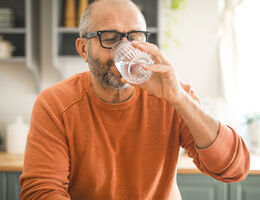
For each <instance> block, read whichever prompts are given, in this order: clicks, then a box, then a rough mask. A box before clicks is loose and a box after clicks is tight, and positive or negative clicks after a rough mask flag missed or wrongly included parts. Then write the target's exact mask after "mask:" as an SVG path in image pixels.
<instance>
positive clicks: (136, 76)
mask: <svg viewBox="0 0 260 200" xmlns="http://www.w3.org/2000/svg"><path fill="white" fill-rule="evenodd" d="M112 59H113V61H114V63H115V65H116V67H117V69H118V71H119V72H120V74H121V75H122V77H123V78H124V79H125V80H127V81H128V82H129V83H133V84H141V83H144V82H146V81H147V80H149V79H150V78H151V76H152V72H151V71H146V70H144V69H143V68H142V65H147V64H154V61H153V60H152V56H151V55H150V54H148V53H145V52H142V51H140V50H139V49H137V48H134V47H133V46H132V44H131V42H129V41H119V42H117V43H116V44H115V45H114V46H113V48H112Z"/></svg>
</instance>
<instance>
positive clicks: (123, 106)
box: [84, 71, 140, 110]
mask: <svg viewBox="0 0 260 200" xmlns="http://www.w3.org/2000/svg"><path fill="white" fill-rule="evenodd" d="M84 82H85V89H86V91H87V93H88V94H89V95H90V97H91V101H92V103H94V104H95V105H97V106H99V107H101V108H103V109H108V110H127V109H130V108H131V107H132V106H133V104H134V103H135V102H136V101H137V99H138V98H139V96H140V89H139V88H135V90H134V92H133V94H132V96H131V97H130V98H129V99H128V100H126V101H124V102H122V103H108V102H105V101H102V100H101V99H100V98H99V97H98V96H97V95H96V94H95V92H94V90H93V87H92V83H91V74H90V71H88V72H86V73H85V81H84Z"/></svg>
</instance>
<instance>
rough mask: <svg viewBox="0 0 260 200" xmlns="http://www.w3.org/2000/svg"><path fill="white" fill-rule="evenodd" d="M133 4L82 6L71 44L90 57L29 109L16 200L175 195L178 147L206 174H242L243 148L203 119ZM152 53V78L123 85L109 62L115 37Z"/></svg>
mask: <svg viewBox="0 0 260 200" xmlns="http://www.w3.org/2000/svg"><path fill="white" fill-rule="evenodd" d="M148 36H149V33H147V32H146V23H145V20H144V17H143V15H142V14H141V12H140V10H139V9H138V8H137V7H136V6H135V5H134V4H133V3H132V2H131V1H128V0H99V1H95V2H94V3H93V4H91V5H89V7H88V9H87V10H86V11H85V12H84V14H83V16H82V19H81V24H80V38H78V39H77V41H76V47H77V50H78V52H79V54H80V56H81V57H82V58H83V59H84V60H85V61H86V62H88V63H89V67H90V72H86V73H81V74H78V75H75V76H73V77H72V78H70V79H68V80H65V81H62V82H61V83H58V84H56V85H54V86H53V87H51V88H49V89H47V90H45V91H43V92H42V93H41V94H40V95H39V97H38V99H37V101H36V103H35V105H34V109H33V113H32V119H31V128H30V132H29V136H28V142H27V147H26V153H25V162H24V170H23V174H22V176H21V179H20V183H21V199H37V200H38V199H55V200H61V199H64V200H65V199H75V200H80V199H95V200H104V199H105V200H109V199H119V200H123V199H134V200H138V199H139V200H144V199H145V200H149V199H158V200H163V199H165V200H166V199H177V200H178V199H181V197H180V194H179V190H178V187H177V184H176V165H177V160H178V153H179V148H180V146H182V147H184V148H185V149H186V150H187V151H188V152H189V156H190V157H192V158H193V160H194V163H195V164H196V165H197V167H198V168H199V169H200V170H201V171H202V172H203V173H205V174H207V175H210V176H212V177H214V178H215V179H217V180H220V181H224V182H234V181H240V180H242V179H244V178H245V177H246V176H247V174H248V171H249V152H248V150H247V148H246V146H245V144H244V142H243V140H242V139H241V138H240V136H239V135H237V134H236V133H235V131H234V130H233V129H232V128H230V127H228V126H225V125H223V124H221V123H219V122H218V121H217V120H215V119H213V118H212V117H210V116H209V115H207V114H206V113H205V112H204V111H203V110H202V109H201V107H200V105H199V103H198V99H197V97H196V96H195V94H194V92H193V91H192V90H191V87H190V86H189V85H187V84H183V83H181V82H180V81H179V80H178V77H177V76H176V72H175V68H174V67H173V66H172V65H171V63H170V62H169V61H168V60H167V58H166V57H165V56H164V55H163V54H162V52H161V51H160V50H159V49H158V48H157V47H156V46H155V45H153V44H150V43H147V38H148ZM121 39H122V40H130V41H132V45H133V46H134V47H136V48H138V49H140V50H142V51H144V52H148V53H149V54H151V55H152V57H153V60H154V62H155V64H152V65H146V66H143V68H144V69H145V70H148V71H152V72H153V76H152V78H151V79H150V80H148V81H147V82H146V83H144V84H141V85H132V86H130V87H128V86H126V84H125V83H126V81H125V80H124V79H122V78H121V75H120V74H119V72H118V71H117V69H116V67H115V65H114V63H113V61H112V59H111V47H112V46H113V45H114V44H115V43H116V42H117V41H119V40H121Z"/></svg>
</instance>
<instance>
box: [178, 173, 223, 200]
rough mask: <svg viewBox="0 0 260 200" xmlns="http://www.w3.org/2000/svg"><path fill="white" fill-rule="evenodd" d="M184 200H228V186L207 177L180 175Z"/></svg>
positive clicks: (179, 181)
mask: <svg viewBox="0 0 260 200" xmlns="http://www.w3.org/2000/svg"><path fill="white" fill-rule="evenodd" d="M177 183H178V186H179V189H180V192H181V196H182V199H183V200H228V184H226V183H222V182H219V181H216V180H215V179H213V178H211V177H208V176H205V175H192V174H178V176H177Z"/></svg>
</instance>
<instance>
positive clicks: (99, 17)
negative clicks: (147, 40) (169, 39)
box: [91, 1, 146, 30]
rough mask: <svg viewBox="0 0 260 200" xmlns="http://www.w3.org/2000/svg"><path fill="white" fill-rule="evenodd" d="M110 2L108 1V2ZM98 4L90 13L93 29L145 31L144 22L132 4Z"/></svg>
mask: <svg viewBox="0 0 260 200" xmlns="http://www.w3.org/2000/svg"><path fill="white" fill-rule="evenodd" d="M108 2H110V1H108ZM108 2H107V3H99V4H98V5H97V6H95V9H94V10H93V12H92V16H91V19H92V20H93V21H92V25H93V29H100V28H101V29H116V28H117V27H118V28H122V27H124V28H128V29H133V30H134V29H145V28H146V25H145V21H144V18H143V16H142V15H141V14H140V12H139V11H138V9H137V8H136V7H135V6H134V5H133V4H125V3H124V4H123V3H120V4H109V3H108Z"/></svg>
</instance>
